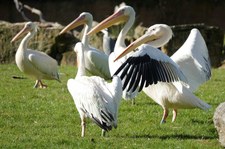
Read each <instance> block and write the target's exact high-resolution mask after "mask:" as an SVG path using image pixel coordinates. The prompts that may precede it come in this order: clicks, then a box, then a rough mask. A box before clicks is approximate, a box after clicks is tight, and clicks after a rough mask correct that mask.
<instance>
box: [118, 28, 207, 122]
mask: <svg viewBox="0 0 225 149" xmlns="http://www.w3.org/2000/svg"><path fill="white" fill-rule="evenodd" d="M171 37H172V30H171V28H170V27H169V26H167V25H164V24H158V25H154V26H152V27H150V28H149V30H148V31H147V32H146V33H145V35H143V36H142V37H140V38H139V39H137V40H136V41H134V42H133V43H131V44H130V45H129V46H128V47H127V48H126V49H125V50H124V51H123V52H122V54H121V55H119V56H118V57H117V58H116V59H119V58H120V57H122V56H124V55H126V54H127V53H129V52H130V51H132V50H134V49H136V48H137V47H138V51H137V52H135V53H134V54H133V55H132V56H131V57H130V59H131V58H132V59H135V60H133V62H129V61H127V62H125V63H124V65H135V64H138V63H140V61H137V60H136V59H140V57H143V55H144V54H145V55H146V53H147V55H148V56H149V57H158V56H159V55H157V54H156V55H152V54H151V51H152V50H155V48H153V47H152V46H150V45H154V46H155V47H158V46H159V45H162V44H164V43H163V42H164V41H166V39H167V40H169V39H170V38H171ZM192 37H193V38H194V39H193V38H192ZM189 38H192V40H190V39H189ZM189 38H188V39H187V41H186V42H185V44H184V45H183V46H182V47H181V49H180V50H181V51H182V52H181V51H179V50H178V52H177V53H175V54H174V56H172V58H174V57H175V58H176V60H177V61H176V62H178V64H179V65H180V66H181V67H183V68H181V69H182V70H185V69H189V70H185V71H184V74H185V75H187V78H188V80H190V82H189V84H188V85H189V86H190V87H189V86H186V85H184V84H183V83H182V82H180V81H175V82H158V83H157V84H152V85H150V86H148V87H146V88H143V91H144V92H145V93H146V94H147V95H148V96H150V97H151V98H152V99H153V100H154V101H155V102H157V103H158V104H159V105H161V106H162V107H163V109H164V114H163V117H162V120H161V123H164V122H165V121H166V118H167V116H168V109H169V108H173V109H174V110H173V118H172V122H174V121H175V119H176V115H177V109H181V108H200V109H203V110H206V109H208V108H210V105H208V104H207V103H205V102H203V101H202V100H200V99H199V98H197V97H196V96H195V95H194V94H193V93H192V90H193V89H191V88H196V87H197V86H198V85H199V84H201V83H203V82H204V81H206V80H207V79H209V77H210V75H211V70H210V62H209V57H208V52H207V47H206V45H205V42H204V40H203V38H202V36H201V34H200V33H199V31H198V30H197V29H193V30H192V32H191V34H190V36H189ZM191 41H194V42H192V43H190V42H191ZM143 43H148V44H143ZM141 44H142V45H141ZM186 44H187V45H186ZM139 45H141V46H139ZM187 46H188V47H187ZM185 47H187V48H185ZM196 47H197V49H195V48H196ZM184 48H185V50H186V51H185V50H184ZM142 59H143V58H142ZM141 61H143V60H141ZM121 69H125V68H120V70H121ZM125 71H126V70H125ZM126 72H127V71H126ZM129 73H133V72H129ZM129 73H128V74H126V75H127V76H129ZM128 79H130V78H128ZM191 79H194V80H196V82H195V83H193V84H191V83H192V82H193V81H191Z"/></svg>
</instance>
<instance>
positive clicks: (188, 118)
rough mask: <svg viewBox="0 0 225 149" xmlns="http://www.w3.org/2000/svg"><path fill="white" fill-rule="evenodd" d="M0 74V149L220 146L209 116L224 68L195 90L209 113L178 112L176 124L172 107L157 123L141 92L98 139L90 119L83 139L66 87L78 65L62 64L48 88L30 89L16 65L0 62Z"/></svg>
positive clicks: (221, 92) (157, 114)
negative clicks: (56, 77) (163, 118)
mask: <svg viewBox="0 0 225 149" xmlns="http://www.w3.org/2000/svg"><path fill="white" fill-rule="evenodd" d="M0 72H1V78H0V80H1V83H0V148H104V149H105V148H127V149H131V148H210V149H211V148H221V147H220V144H219V142H218V135H217V132H216V129H215V128H214V124H213V114H214V111H215V108H216V107H217V106H218V105H219V104H220V103H221V102H224V101H225V70H222V69H213V70H212V78H211V80H210V81H208V82H206V83H205V84H203V85H202V86H201V87H200V88H199V89H198V91H197V92H196V93H195V94H196V95H197V96H198V97H199V98H200V99H202V100H204V101H206V102H207V103H209V104H210V105H212V108H211V109H210V110H209V111H202V110H199V109H191V110H183V109H182V110H178V117H177V120H176V122H175V123H171V118H172V111H170V115H169V117H168V120H167V123H165V124H162V125H161V124H160V120H161V117H162V114H163V110H162V108H161V107H160V106H159V105H158V104H156V103H155V102H153V100H151V99H150V98H149V97H147V96H146V95H145V94H144V93H142V92H141V93H140V94H139V95H138V97H137V98H136V104H135V105H132V104H131V101H124V100H122V102H121V106H120V110H119V121H118V128H117V129H113V130H112V131H110V132H109V133H107V136H106V137H101V136H100V135H101V129H100V128H99V127H98V126H97V125H95V124H94V123H93V122H92V121H90V120H88V121H87V132H86V136H85V138H81V137H80V135H81V127H80V117H79V114H78V112H77V110H76V107H75V105H74V102H73V100H72V98H71V96H70V94H69V92H68V90H67V86H66V83H67V80H68V79H69V78H74V77H75V74H76V67H72V66H62V67H60V73H61V81H62V83H59V82H57V81H44V83H46V84H47V85H48V88H47V89H34V88H33V85H34V83H35V81H34V80H32V79H30V78H27V76H24V74H23V73H22V72H20V71H19V70H18V68H17V67H16V64H4V65H0ZM13 76H22V77H26V79H13V78H12V77H13ZM87 94H88V93H87Z"/></svg>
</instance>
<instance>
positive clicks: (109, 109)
mask: <svg viewBox="0 0 225 149" xmlns="http://www.w3.org/2000/svg"><path fill="white" fill-rule="evenodd" d="M74 51H75V52H76V53H77V60H78V62H77V64H78V71H77V75H76V77H75V79H69V80H68V82H67V87H68V90H69V92H70V94H71V95H72V97H73V100H74V103H75V105H76V107H77V110H78V112H79V114H80V118H81V126H82V132H81V136H82V137H84V136H85V126H86V124H85V123H86V121H85V118H86V117H89V118H90V119H91V120H92V121H94V122H95V123H96V124H97V125H98V126H99V127H101V128H102V135H103V136H104V134H105V132H106V131H109V130H111V129H112V127H115V128H116V127H117V116H118V108H119V103H120V100H121V98H122V82H121V79H120V78H119V77H117V76H114V77H113V80H112V82H111V83H108V82H106V81H105V80H104V79H102V78H101V77H98V76H91V77H88V76H86V73H85V67H84V66H85V55H84V52H85V45H83V44H82V43H81V42H78V43H77V44H76V46H75V48H74Z"/></svg>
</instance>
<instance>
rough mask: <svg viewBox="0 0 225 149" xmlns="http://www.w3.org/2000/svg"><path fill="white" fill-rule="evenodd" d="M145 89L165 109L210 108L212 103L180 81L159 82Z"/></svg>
mask: <svg viewBox="0 0 225 149" xmlns="http://www.w3.org/2000/svg"><path fill="white" fill-rule="evenodd" d="M143 91H144V92H145V94H146V95H148V96H149V97H151V98H152V99H153V100H154V101H155V102H156V103H158V104H159V105H161V106H162V107H163V108H164V109H169V108H173V109H191V108H200V109H202V110H206V109H208V108H210V105H208V104H207V103H205V102H203V101H202V100H200V99H199V98H197V97H196V96H195V95H194V94H193V93H192V92H191V91H190V90H189V89H188V88H187V87H185V86H184V85H182V84H181V83H180V82H173V83H166V82H158V83H157V84H153V85H150V86H149V87H147V88H144V89H143Z"/></svg>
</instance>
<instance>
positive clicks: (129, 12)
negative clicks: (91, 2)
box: [88, 6, 186, 99]
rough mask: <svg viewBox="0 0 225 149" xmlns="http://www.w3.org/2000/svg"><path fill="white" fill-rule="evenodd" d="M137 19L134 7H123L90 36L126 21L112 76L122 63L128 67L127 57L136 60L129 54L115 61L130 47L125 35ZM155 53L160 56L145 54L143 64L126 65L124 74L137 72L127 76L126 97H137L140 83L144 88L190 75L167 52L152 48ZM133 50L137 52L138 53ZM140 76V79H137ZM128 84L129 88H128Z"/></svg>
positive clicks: (116, 46)
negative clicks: (182, 70)
mask: <svg viewBox="0 0 225 149" xmlns="http://www.w3.org/2000/svg"><path fill="white" fill-rule="evenodd" d="M134 20H135V11H134V9H133V8H132V7H130V6H122V7H120V8H119V9H118V10H117V11H116V12H115V13H114V14H112V15H111V16H109V17H108V18H106V19H105V20H103V21H102V22H101V23H99V24H98V25H97V26H95V27H94V28H92V30H91V31H90V32H88V35H91V34H93V33H97V32H99V31H100V30H102V29H104V28H108V27H110V26H112V25H113V24H116V23H123V22H126V23H125V25H124V27H123V28H122V30H121V31H120V33H119V35H118V37H117V41H116V44H115V47H114V52H112V53H111V54H110V56H109V69H110V73H111V75H113V74H114V73H115V72H116V71H119V70H118V68H119V67H120V66H121V65H122V67H125V65H123V64H124V62H125V61H126V60H129V62H133V59H131V58H130V55H129V54H128V55H126V56H124V57H123V58H120V59H119V60H117V61H114V60H115V58H116V57H117V56H118V55H119V54H120V53H121V51H123V50H124V49H125V48H126V45H125V36H126V34H127V33H128V31H129V29H130V28H131V27H132V25H133V23H134ZM151 52H152V54H153V55H157V57H156V56H152V57H150V58H149V57H148V56H147V55H146V54H145V55H142V56H143V57H141V58H140V59H138V60H136V61H137V62H141V63H140V65H132V66H131V67H126V69H125V71H124V73H123V74H122V75H121V76H126V73H128V72H134V74H131V73H130V75H131V76H128V77H126V78H127V79H126V80H125V81H124V82H123V89H124V90H125V91H124V94H123V97H124V98H128V99H130V98H134V96H135V95H136V94H137V88H138V86H140V88H139V91H140V90H141V89H142V88H143V87H144V86H148V85H150V84H153V83H157V82H158V81H163V82H171V81H175V80H182V81H183V82H185V81H186V78H185V77H184V75H183V73H182V72H181V71H180V69H179V67H178V65H177V64H176V63H174V62H173V61H172V60H171V59H170V58H169V57H168V56H167V55H165V54H163V53H162V52H160V51H159V50H152V51H151ZM133 53H134V54H135V53H136V52H133ZM127 66H129V65H127ZM152 70H154V71H152ZM136 75H137V77H138V78H135V77H136ZM132 76H135V77H132ZM130 77H132V79H130ZM122 78H123V77H122ZM136 80H137V81H136ZM139 82H140V83H139ZM126 86H128V87H127V88H126Z"/></svg>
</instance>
